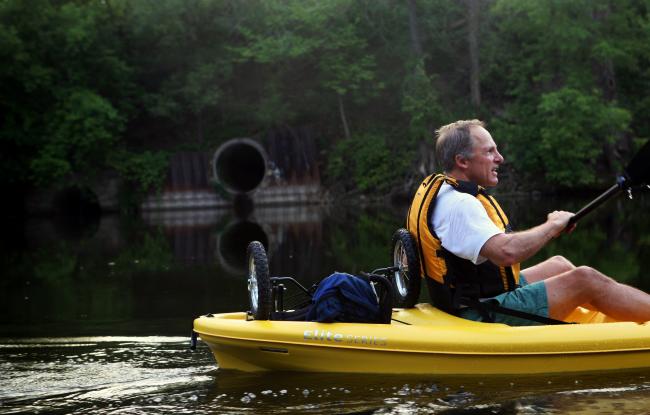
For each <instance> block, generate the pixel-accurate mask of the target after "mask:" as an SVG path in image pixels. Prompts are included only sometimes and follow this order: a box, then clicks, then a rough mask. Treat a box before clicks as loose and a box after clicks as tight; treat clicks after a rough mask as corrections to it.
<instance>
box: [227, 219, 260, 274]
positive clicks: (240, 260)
mask: <svg viewBox="0 0 650 415" xmlns="http://www.w3.org/2000/svg"><path fill="white" fill-rule="evenodd" d="M251 241H260V242H261V243H262V245H264V247H265V248H266V249H267V251H268V246H269V240H268V237H267V236H266V232H264V229H262V227H261V226H260V225H259V224H257V223H255V222H250V221H239V222H235V223H233V224H231V225H228V226H227V227H226V229H224V231H223V233H222V234H221V237H220V238H219V247H218V249H219V258H220V259H221V261H222V265H223V266H224V267H225V268H227V269H229V270H232V271H233V272H237V273H240V274H241V273H243V274H245V273H246V269H247V264H246V248H247V247H248V244H249V243H250V242H251Z"/></svg>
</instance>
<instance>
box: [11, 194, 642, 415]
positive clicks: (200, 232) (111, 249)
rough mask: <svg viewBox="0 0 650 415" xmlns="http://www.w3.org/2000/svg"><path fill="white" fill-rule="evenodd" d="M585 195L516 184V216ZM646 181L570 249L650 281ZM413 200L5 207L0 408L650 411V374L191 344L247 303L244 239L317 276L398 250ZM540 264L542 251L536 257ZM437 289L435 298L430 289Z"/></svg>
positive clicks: (302, 274)
mask: <svg viewBox="0 0 650 415" xmlns="http://www.w3.org/2000/svg"><path fill="white" fill-rule="evenodd" d="M586 201H587V200H584V199H574V198H571V199H550V200H546V199H530V198H505V199H503V204H504V206H505V207H506V209H507V211H508V212H510V216H511V219H512V221H513V222H514V224H515V226H516V227H518V228H520V229H521V228H526V227H529V226H532V225H534V224H537V223H540V222H541V221H543V220H544V218H545V215H546V212H547V211H549V210H553V209H567V210H577V209H578V208H579V207H581V206H582V205H583V204H584V203H585V202H586ZM649 206H650V201H649V198H648V197H647V195H638V196H636V197H635V198H634V199H633V200H628V199H627V198H624V197H620V198H618V199H616V200H614V201H612V202H609V203H608V204H607V205H606V206H604V207H602V208H600V209H599V210H598V211H596V212H594V214H593V215H591V216H589V217H587V218H585V220H584V221H583V222H582V223H580V225H579V227H578V229H577V230H576V231H575V232H574V233H573V234H571V235H566V236H563V237H561V238H559V239H557V240H555V241H554V242H553V243H551V244H550V245H549V246H547V247H546V248H545V249H544V251H543V252H541V253H540V254H539V255H538V256H537V257H536V258H534V259H533V261H534V260H539V259H542V258H543V257H547V256H550V255H555V254H563V255H565V256H567V257H568V258H569V259H571V260H572V261H573V262H574V263H576V264H591V265H595V266H596V267H597V268H599V269H601V270H603V271H604V272H606V273H608V274H610V275H612V276H614V277H616V278H617V279H619V280H621V281H623V282H626V283H628V284H631V285H634V286H637V287H640V288H642V289H644V290H646V291H650V277H648V275H649V274H650V266H649V265H648V263H647V261H645V259H646V258H648V257H649V256H650V218H648V215H647V213H646V212H647V211H648V207H649ZM405 210H406V207H403V206H402V207H388V206H381V207H377V206H375V207H371V208H364V209H361V208H351V207H348V208H333V207H327V208H325V207H317V206H309V207H290V208H289V207H285V208H279V207H278V208H265V209H262V208H256V209H254V210H252V211H248V212H244V215H241V214H235V213H234V212H233V211H230V210H228V209H226V210H219V211H205V210H202V211H175V212H149V213H147V212H144V213H142V214H140V215H139V216H137V217H123V216H103V217H101V218H98V219H97V220H85V221H79V220H78V218H54V219H45V218H40V219H30V220H28V221H27V222H24V223H16V222H15V221H10V220H6V221H5V226H4V229H5V232H4V236H3V240H2V241H3V242H2V243H3V250H2V254H1V255H2V256H1V258H2V270H3V272H2V278H1V280H0V288H1V290H0V413H2V414H4V413H99V414H104V413H105V414H118V413H129V414H131V413H199V414H200V413H253V412H254V413H295V412H304V411H309V412H313V413H374V414H387V413H397V414H401V413H470V414H483V413H486V414H487V413H491V414H492V413H497V414H499V413H502V414H530V413H576V414H578V413H630V414H640V413H650V412H648V411H649V409H648V408H650V373H647V371H644V372H619V373H607V374H602V373H587V374H582V375H577V376H575V375H574V376H529V377H528V376H523V377H516V378H510V377H463V378H458V377H445V376H440V375H436V374H435V373H432V374H430V375H428V376H378V375H340V374H300V373H282V374H278V373H270V374H246V373H238V372H234V371H223V370H219V368H218V365H217V363H216V362H215V361H214V358H213V357H212V355H211V354H210V352H209V350H208V348H207V347H206V346H205V345H204V344H202V343H199V347H198V348H197V350H195V351H191V350H189V348H188V346H189V334H190V330H191V324H192V319H193V318H194V317H196V316H199V315H201V314H205V313H208V312H212V313H216V312H225V311H238V310H244V309H246V308H247V295H246V279H245V277H244V273H245V271H244V251H245V246H246V244H247V242H248V240H250V239H258V240H262V241H263V242H264V243H265V244H266V245H267V246H268V250H269V260H270V269H271V273H272V275H282V276H294V277H296V278H297V279H299V280H300V281H301V282H303V283H304V284H305V285H309V284H310V283H312V282H315V281H317V280H318V279H320V278H321V277H323V276H326V275H328V274H329V273H331V272H333V271H334V270H339V271H347V272H351V273H355V272H358V271H361V270H370V269H372V268H377V267H380V266H385V265H388V264H389V261H390V259H391V257H390V254H389V251H390V247H389V243H390V237H391V234H392V232H393V231H394V230H395V229H396V228H397V227H399V226H400V225H401V224H402V223H403V216H404V214H405ZM531 262H532V261H531ZM423 300H426V298H423Z"/></svg>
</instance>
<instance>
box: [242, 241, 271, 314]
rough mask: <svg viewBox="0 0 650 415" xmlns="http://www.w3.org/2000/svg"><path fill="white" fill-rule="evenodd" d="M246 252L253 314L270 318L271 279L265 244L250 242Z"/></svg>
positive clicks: (249, 297) (249, 296)
mask: <svg viewBox="0 0 650 415" xmlns="http://www.w3.org/2000/svg"><path fill="white" fill-rule="evenodd" d="M246 254H247V255H246V257H247V258H248V299H249V300H250V306H251V314H252V315H253V318H255V320H268V319H269V317H270V316H271V280H270V278H269V261H268V259H267V258H266V251H265V250H264V245H262V244H261V243H260V242H258V241H253V242H251V243H249V244H248V249H247V250H246Z"/></svg>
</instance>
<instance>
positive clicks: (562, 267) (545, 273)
mask: <svg viewBox="0 0 650 415" xmlns="http://www.w3.org/2000/svg"><path fill="white" fill-rule="evenodd" d="M575 268H576V267H575V265H573V264H572V263H571V261H569V260H568V259H566V258H564V257H563V256H560V255H556V256H554V257H551V258H549V259H547V260H546V261H544V262H540V263H539V264H537V265H533V266H532V267H530V268H526V269H524V270H522V271H521V273H522V274H524V276H525V277H526V281H528V283H529V284H532V283H534V282H536V281H542V280H545V279H547V278H551V277H554V276H556V275H560V274H563V273H565V272H567V271H571V270H574V269H575Z"/></svg>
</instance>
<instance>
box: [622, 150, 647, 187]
mask: <svg viewBox="0 0 650 415" xmlns="http://www.w3.org/2000/svg"><path fill="white" fill-rule="evenodd" d="M625 175H626V176H627V178H628V179H629V180H628V182H627V183H626V184H629V185H630V186H636V185H639V184H648V183H650V140H648V142H647V143H645V144H644V145H643V147H641V150H639V151H638V152H637V153H636V155H635V156H634V158H633V159H632V161H630V164H628V166H627V168H626V169H625Z"/></svg>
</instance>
